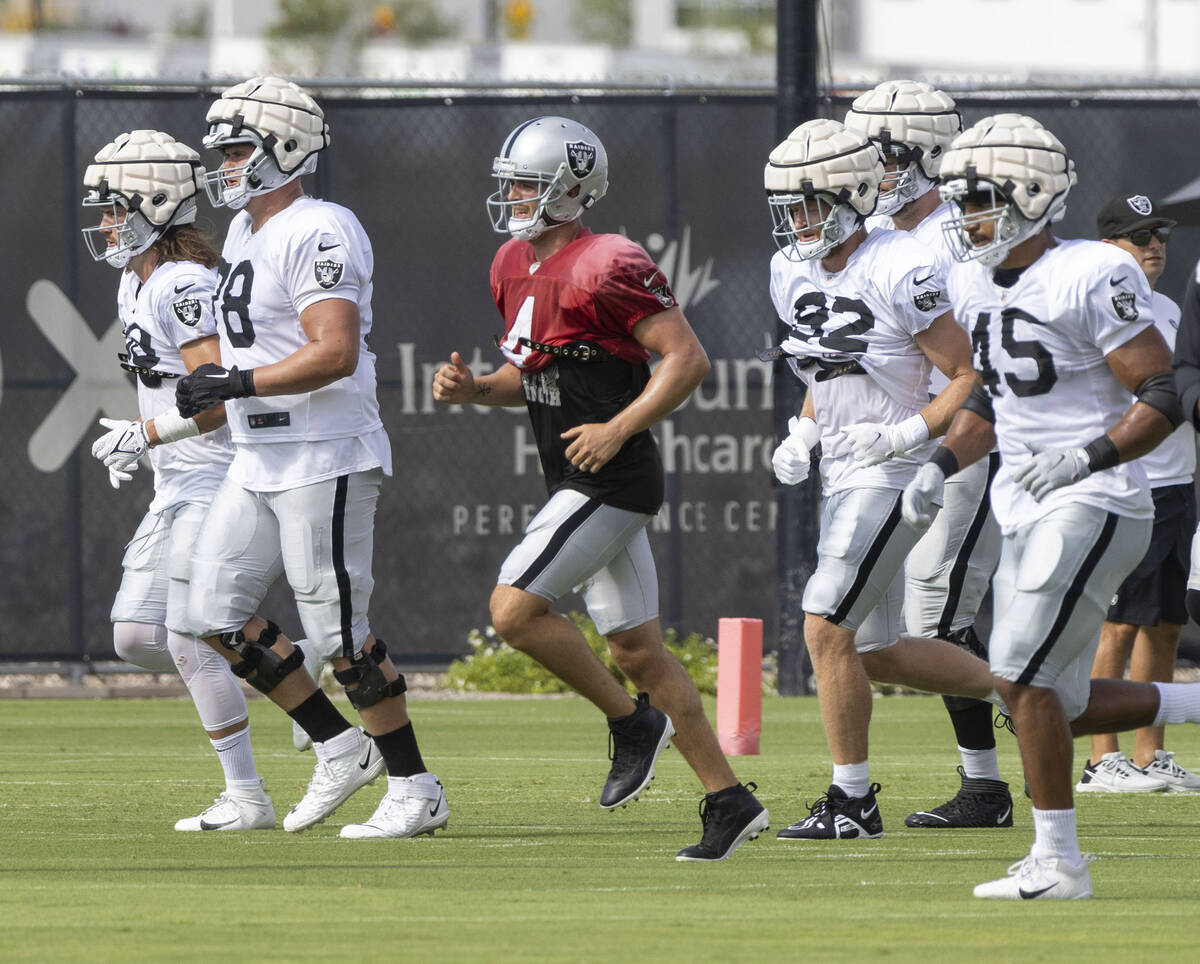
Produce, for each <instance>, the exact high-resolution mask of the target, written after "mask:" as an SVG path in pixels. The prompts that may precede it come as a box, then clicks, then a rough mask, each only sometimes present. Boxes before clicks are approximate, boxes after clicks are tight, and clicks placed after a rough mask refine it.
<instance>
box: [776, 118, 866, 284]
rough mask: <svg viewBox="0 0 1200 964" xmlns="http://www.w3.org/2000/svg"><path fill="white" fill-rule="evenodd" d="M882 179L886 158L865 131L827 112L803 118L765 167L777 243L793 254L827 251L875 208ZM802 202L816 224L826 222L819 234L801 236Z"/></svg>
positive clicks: (804, 257) (812, 224) (815, 255)
mask: <svg viewBox="0 0 1200 964" xmlns="http://www.w3.org/2000/svg"><path fill="white" fill-rule="evenodd" d="M882 179H883V158H882V156H881V155H880V153H879V150H878V148H876V147H875V145H874V144H872V143H871V141H870V140H869V139H868V138H867V136H866V135H865V134H863V133H861V132H860V131H855V130H850V129H849V128H847V127H845V126H844V125H843V124H839V123H838V122H837V121H835V120H829V119H824V118H822V119H819V120H811V121H807V122H805V123H803V124H801V125H800V126H799V127H797V128H796V129H795V130H793V131H792V132H791V133H790V134H789V135H788V137H787V140H785V141H783V143H781V144H779V145H778V146H777V147H776V148H775V149H774V150H773V151H771V155H770V159H769V160H768V161H767V166H766V169H765V170H764V171H763V185H764V186H765V187H766V189H767V203H768V204H769V205H770V208H771V215H772V218H773V221H774V227H773V230H772V232H771V233H772V237H774V239H775V243H776V244H777V245H778V246H779V249H780V250H781V251H783V252H784V254H785V255H786V256H787V257H788V258H789V259H792V260H800V261H808V260H810V259H812V258H820V257H823V256H824V255H825V254H826V253H828V252H829V251H830V250H832V249H833V248H834V247H836V246H837V245H838V244H841V243H842V242H843V241H845V240H846V239H847V238H848V237H849V236H850V235H851V234H853V232H854V231H855V230H856V229H857V227H858V226H859V225H860V224H862V222H863V220H865V219H866V217H867V215H869V214H870V213H871V212H872V211H873V210H874V209H875V200H876V197H877V195H878V193H879V183H880V181H881V180H882ZM814 202H815V206H814ZM800 205H804V206H805V209H806V213H807V214H808V223H809V225H810V227H816V226H817V224H818V222H819V224H820V228H821V232H820V236H819V237H818V238H816V239H814V240H810V241H801V240H800V239H799V236H798V234H797V232H796V227H795V217H794V210H795V209H796V208H798V207H799V206H800ZM809 208H812V210H809ZM814 211H815V212H816V215H817V216H816V218H814V217H813V213H814Z"/></svg>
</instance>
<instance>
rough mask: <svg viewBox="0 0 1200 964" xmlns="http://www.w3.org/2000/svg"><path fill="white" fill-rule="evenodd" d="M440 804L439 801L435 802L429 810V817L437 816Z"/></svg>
mask: <svg viewBox="0 0 1200 964" xmlns="http://www.w3.org/2000/svg"><path fill="white" fill-rule="evenodd" d="M440 804H441V801H440V800H439V801H437V802H435V803H434V805H433V806H432V807H430V808H429V816H431V817H436V816H437V812H438V809H439V806H440Z"/></svg>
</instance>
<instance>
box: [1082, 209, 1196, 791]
mask: <svg viewBox="0 0 1200 964" xmlns="http://www.w3.org/2000/svg"><path fill="white" fill-rule="evenodd" d="M1174 226H1175V222H1174V221H1171V220H1170V219H1168V218H1164V217H1161V216H1160V215H1158V214H1157V213H1156V212H1155V211H1154V205H1153V202H1151V200H1150V198H1148V197H1146V196H1145V195H1144V194H1132V195H1126V194H1122V195H1119V196H1118V197H1114V198H1112V199H1111V200H1110V201H1109V202H1108V203H1107V204H1105V205H1104V207H1103V208H1101V210H1100V213H1099V215H1098V216H1097V218H1096V227H1097V230H1098V232H1099V237H1100V240H1102V241H1106V242H1107V243H1109V244H1114V245H1116V246H1117V247H1118V248H1120V249H1121V250H1122V251H1125V252H1128V253H1129V254H1130V255H1131V256H1132V257H1133V259H1134V260H1135V261H1136V262H1137V263H1138V265H1139V266H1140V267H1141V269H1142V271H1143V273H1144V274H1145V275H1146V280H1147V281H1148V282H1149V284H1150V288H1151V292H1150V298H1151V304H1152V306H1153V309H1154V325H1155V327H1156V328H1157V329H1158V333H1159V334H1160V335H1162V336H1163V340H1164V341H1165V342H1166V343H1167V347H1169V348H1174V346H1175V332H1176V331H1177V329H1178V328H1179V306H1178V305H1176V304H1175V302H1173V301H1172V300H1171V299H1170V298H1168V297H1167V296H1166V295H1164V294H1162V293H1161V292H1158V291H1155V290H1154V286H1155V284H1157V282H1158V279H1159V278H1160V277H1162V273H1163V271H1164V270H1165V269H1166V266H1167V260H1166V259H1167V239H1168V238H1169V237H1170V232H1171V228H1173V227H1174ZM1140 462H1141V464H1142V468H1143V469H1145V470H1146V477H1147V478H1148V479H1149V480H1150V494H1151V496H1152V497H1153V499H1154V530H1153V533H1152V535H1151V537H1150V548H1149V550H1148V551H1147V552H1146V555H1145V557H1144V558H1143V559H1142V561H1141V562H1139V563H1138V564H1137V567H1136V568H1135V569H1134V570H1133V572H1131V573H1130V574H1129V576H1128V577H1127V578H1126V580H1125V581H1124V582H1123V583H1121V585H1120V586H1119V587H1118V589H1117V592H1116V595H1115V596H1114V597H1113V603H1112V605H1111V606H1110V607H1109V610H1108V615H1107V616H1106V617H1105V620H1104V625H1103V626H1102V627H1101V629H1100V646H1099V648H1098V649H1097V650H1096V661H1095V662H1094V663H1093V664H1092V675H1093V676H1098V677H1112V678H1116V679H1121V678H1122V677H1123V676H1124V675H1125V664H1126V663H1130V673H1129V675H1130V679H1135V680H1141V681H1143V682H1151V681H1153V680H1158V681H1160V682H1164V683H1166V682H1170V681H1171V680H1172V679H1173V678H1174V676H1175V656H1176V653H1177V651H1178V648H1179V634H1180V631H1181V630H1182V629H1183V624H1184V623H1186V622H1187V618H1188V614H1187V608H1186V605H1185V600H1186V596H1187V578H1188V570H1189V553H1190V542H1191V538H1192V532H1193V530H1194V529H1195V528H1196V495H1195V485H1194V483H1193V481H1192V476H1193V475H1194V474H1195V471H1196V442H1195V438H1194V434H1193V432H1192V427H1191V426H1190V425H1188V424H1186V423H1184V424H1181V425H1180V426H1179V427H1178V428H1176V429H1175V431H1174V432H1172V433H1171V434H1170V435H1169V436H1168V437H1167V439H1166V441H1164V442H1163V443H1162V444H1161V445H1159V446H1158V447H1157V448H1156V449H1154V451H1152V452H1150V453H1148V454H1146V455H1143V456H1142V458H1141V459H1140ZM1131 657H1132V661H1131ZM1163 737H1164V733H1163V728H1162V727H1142V728H1140V729H1139V730H1137V732H1136V733H1135V735H1134V752H1133V759H1132V760H1130V759H1127V758H1126V756H1125V754H1123V753H1122V752H1121V748H1120V745H1119V744H1118V742H1117V735H1116V734H1115V733H1104V734H1097V735H1096V736H1093V737H1092V753H1091V756H1090V757H1089V758H1088V761H1087V763H1086V764H1084V768H1083V777H1082V778H1081V779H1080V781H1079V783H1077V784H1076V785H1075V790H1076V791H1077V792H1079V793H1086V792H1091V791H1100V792H1108V793H1146V792H1154V791H1157V790H1173V791H1177V792H1178V791H1183V792H1188V791H1193V790H1198V789H1200V776H1197V775H1196V774H1194V773H1192V772H1190V771H1189V770H1188V769H1186V768H1185V767H1183V766H1180V765H1179V764H1178V763H1177V762H1175V754H1174V753H1171V752H1168V751H1166V750H1164V749H1163Z"/></svg>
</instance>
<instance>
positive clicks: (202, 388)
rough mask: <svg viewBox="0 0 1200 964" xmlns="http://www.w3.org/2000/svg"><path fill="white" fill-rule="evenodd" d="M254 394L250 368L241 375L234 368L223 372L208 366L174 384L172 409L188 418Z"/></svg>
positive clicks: (204, 365) (217, 366)
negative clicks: (230, 399)
mask: <svg viewBox="0 0 1200 964" xmlns="http://www.w3.org/2000/svg"><path fill="white" fill-rule="evenodd" d="M253 394H254V369H253V368H247V369H246V370H245V371H244V372H240V371H238V370H237V368H236V367H234V368H229V369H225V368H222V367H221V366H220V365H214V364H213V363H212V362H207V363H205V364H203V365H201V366H200V367H199V368H197V369H196V370H195V371H194V372H192V373H191V374H190V375H185V376H184V377H183V378H181V379H179V381H178V382H177V383H176V385H175V405H176V407H177V408H178V409H179V414H180V415H182V416H183V417H184V418H191V417H192V416H193V415H195V414H196V413H197V412H202V411H204V410H205V409H206V408H212V407H213V406H214V405H219V404H220V403H221V402H223V401H225V400H226V399H229V398H246V397H247V396H249V395H253Z"/></svg>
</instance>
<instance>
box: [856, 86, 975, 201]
mask: <svg viewBox="0 0 1200 964" xmlns="http://www.w3.org/2000/svg"><path fill="white" fill-rule="evenodd" d="M845 123H846V126H847V127H850V128H853V129H854V130H856V131H862V132H863V133H864V134H866V135H867V137H869V138H871V140H872V141H873V142H874V143H875V144H876V145H877V146H878V147H879V150H880V151H881V152H882V153H883V157H884V160H885V162H886V161H889V160H892V159H895V161H896V162H897V165H898V169H897V171H896V172H895V173H894V174H893V173H892V172H890V171H889V172H887V173H886V174H885V175H884V178H883V183H882V184H881V185H880V191H879V202H878V203H877V204H876V205H875V213H876V214H894V213H895V212H896V211H899V210H900V209H901V208H902V207H904V206H905V205H906V204H908V203H909V202H910V201H914V200H916V199H917V198H919V197H921V196H922V195H923V194H925V193H926V192H928V191H931V190H934V189H935V188H936V187H937V179H938V171H939V169H940V168H941V166H942V157H943V156H944V155H945V153H946V151H947V150H948V149H949V147H950V142H951V141H952V140H954V136H955V135H956V134H958V133H959V132H960V131H961V130H962V117H961V115H960V114H959V113H958V108H957V107H956V106H955V103H954V98H953V97H951V96H950V95H949V94H946V93H943V92H942V91H940V90H938V89H937V88H936V87H931V86H930V85H929V84H926V83H922V82H920V81H916V80H885V81H884V82H883V83H882V84H879V85H878V86H876V87H875V88H873V89H872V90H868V91H867V92H866V93H865V94H860V95H859V96H858V97H857V98H855V100H854V103H853V104H852V105H851V106H850V110H849V111H848V112H847V113H846V121H845Z"/></svg>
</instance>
